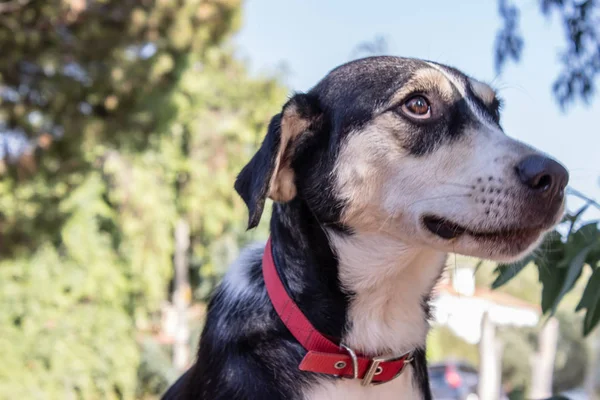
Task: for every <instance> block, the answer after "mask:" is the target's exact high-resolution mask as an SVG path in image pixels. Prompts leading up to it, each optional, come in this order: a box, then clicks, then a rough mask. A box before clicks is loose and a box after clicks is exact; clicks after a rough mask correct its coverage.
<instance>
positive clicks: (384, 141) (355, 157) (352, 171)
mask: <svg viewBox="0 0 600 400" xmlns="http://www.w3.org/2000/svg"><path fill="white" fill-rule="evenodd" d="M391 123H392V122H391V121H388V120H387V118H385V117H384V116H382V117H380V118H378V119H377V120H375V121H374V122H373V123H372V124H371V125H370V126H368V127H367V128H366V129H365V130H363V131H361V132H355V133H353V134H352V133H351V134H350V135H349V136H348V141H347V142H346V143H345V145H344V146H343V148H342V150H341V152H340V156H339V159H338V162H337V164H336V168H335V170H334V173H335V174H336V175H337V182H339V188H340V195H341V197H342V198H343V199H344V200H345V201H346V204H347V207H346V208H345V210H344V215H343V216H342V222H343V223H344V224H348V225H349V226H352V227H355V228H358V229H361V231H362V230H364V231H366V232H376V231H378V230H380V229H382V228H383V227H382V221H385V220H386V219H387V214H386V212H385V211H384V210H383V209H381V204H382V202H383V200H382V198H381V196H382V191H383V190H382V188H383V187H384V184H385V182H387V181H388V180H389V179H390V175H391V174H392V169H391V168H390V165H392V163H393V162H394V160H395V159H396V158H397V157H398V156H399V154H400V153H401V151H400V149H399V145H398V140H397V139H396V138H394V136H393V134H392V132H393V130H392V129H390V126H389V125H390V124H391Z"/></svg>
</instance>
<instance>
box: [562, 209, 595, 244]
mask: <svg viewBox="0 0 600 400" xmlns="http://www.w3.org/2000/svg"><path fill="white" fill-rule="evenodd" d="M589 207H590V203H587V204H586V205H584V206H583V207H581V208H580V209H579V210H577V212H576V213H575V214H573V215H567V216H565V218H564V220H563V221H569V222H571V225H570V227H569V233H567V237H569V236H571V232H573V228H574V227H575V223H576V222H577V220H578V219H579V217H581V215H582V214H583V213H584V212H586V210H587V209H588V208H589Z"/></svg>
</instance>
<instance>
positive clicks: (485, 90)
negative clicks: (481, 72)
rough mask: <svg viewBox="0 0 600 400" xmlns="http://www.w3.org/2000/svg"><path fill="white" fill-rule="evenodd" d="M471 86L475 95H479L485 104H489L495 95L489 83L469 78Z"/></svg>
mask: <svg viewBox="0 0 600 400" xmlns="http://www.w3.org/2000/svg"><path fill="white" fill-rule="evenodd" d="M469 82H470V83H471V88H472V89H473V92H474V93H475V95H476V96H477V97H479V98H480V99H481V100H483V102H484V103H485V104H491V103H492V102H493V101H494V98H495V97H496V92H494V89H492V88H491V87H490V86H489V85H486V84H485V83H483V82H480V81H478V80H476V79H473V78H469Z"/></svg>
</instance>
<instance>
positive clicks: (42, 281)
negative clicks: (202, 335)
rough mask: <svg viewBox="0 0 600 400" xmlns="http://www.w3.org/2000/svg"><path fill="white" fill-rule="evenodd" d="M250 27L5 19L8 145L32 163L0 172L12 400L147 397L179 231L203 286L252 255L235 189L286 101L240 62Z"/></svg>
mask: <svg viewBox="0 0 600 400" xmlns="http://www.w3.org/2000/svg"><path fill="white" fill-rule="evenodd" d="M239 10H240V4H239V0H185V1H184V0H179V1H164V0H125V1H123V0H118V1H112V0H93V1H81V0H62V1H59V0H56V1H52V2H34V1H27V0H14V1H8V2H3V3H0V48H2V52H3V56H2V58H1V59H0V99H1V102H0V136H2V135H7V134H10V135H13V136H14V137H16V138H17V140H18V141H20V142H21V143H22V146H21V148H23V149H24V150H23V151H22V152H17V153H15V152H14V151H11V150H10V149H7V150H8V152H4V158H3V159H0V352H1V353H2V355H3V363H2V365H0V393H2V394H5V393H11V398H12V397H14V398H37V397H43V398H64V397H82V398H109V399H110V398H133V397H134V396H135V393H136V389H137V392H138V394H139V393H141V392H144V390H140V389H139V388H136V375H140V374H138V371H137V370H138V367H139V366H140V365H141V366H142V367H144V366H145V365H147V364H148V362H150V361H149V360H157V359H161V357H160V356H158V355H156V354H157V353H156V352H155V351H154V350H153V349H152V346H150V345H147V336H148V335H149V334H150V333H152V329H154V326H155V321H156V319H157V317H158V313H159V310H160V307H161V304H162V303H163V302H164V301H165V300H166V299H167V298H168V294H169V291H168V282H169V280H170V279H171V277H172V271H173V260H172V257H173V251H174V243H173V240H174V239H173V238H174V227H175V223H176V221H178V220H180V219H184V220H185V221H187V223H188V225H189V226H190V239H191V241H190V243H191V250H190V254H189V258H191V260H192V262H191V264H192V271H193V272H194V273H195V274H196V279H195V282H194V283H196V284H199V283H202V282H204V284H205V286H206V284H207V283H208V284H209V285H210V283H212V282H214V281H216V280H217V278H218V274H219V272H220V271H217V270H216V269H215V268H214V267H213V266H214V265H221V261H222V260H221V258H223V257H224V256H223V255H228V254H229V253H228V252H229V248H230V247H233V246H237V245H238V244H239V243H241V242H243V241H244V240H248V237H247V236H245V233H244V229H243V220H244V218H241V217H240V216H241V215H243V214H244V208H243V206H242V204H241V202H239V201H238V200H237V199H236V198H235V196H234V194H233V191H232V190H231V182H232V181H233V176H234V175H235V173H236V171H237V170H238V169H239V167H240V165H239V164H240V163H241V162H242V161H241V160H242V157H240V154H244V153H247V154H250V152H251V150H252V149H253V148H254V147H255V145H256V143H258V141H259V138H260V136H261V135H262V134H263V128H264V127H265V124H266V122H267V121H268V118H269V117H270V116H271V115H272V114H273V111H274V110H275V107H274V104H279V103H280V101H281V100H283V97H284V96H285V89H283V88H282V87H281V86H280V85H279V84H278V83H277V79H275V78H264V79H262V78H260V79H252V78H250V77H248V75H247V73H246V71H245V68H244V66H243V65H242V64H240V63H239V62H237V61H236V60H235V59H234V58H233V57H232V56H231V53H232V50H231V48H230V47H229V45H228V37H229V36H230V34H231V32H233V31H234V30H235V29H236V27H237V26H238V24H239ZM248 104H252V105H253V107H247V106H248ZM242 105H243V106H242ZM225 230H227V231H228V232H231V233H230V234H228V235H222V233H223V232H224V231H225ZM217 236H219V237H223V239H222V240H221V241H219V240H216V237H217ZM219 257H221V258H219ZM215 260H218V261H217V262H215ZM137 339H139V340H137ZM140 343H144V345H143V346H140ZM142 349H150V350H148V351H151V352H152V354H153V355H148V354H144V355H143V356H142V355H141V354H140V352H141V350H142ZM167 372H168V371H167ZM167 372H165V373H167ZM143 380H144V382H147V381H152V382H154V383H152V385H153V387H155V389H154V390H156V391H157V390H159V389H160V388H159V386H160V385H159V384H157V383H156V380H155V379H154V380H153V379H150V378H148V377H147V376H146V377H143ZM0 398H2V395H0Z"/></svg>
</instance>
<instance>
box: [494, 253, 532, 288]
mask: <svg viewBox="0 0 600 400" xmlns="http://www.w3.org/2000/svg"><path fill="white" fill-rule="evenodd" d="M533 259H534V256H533V255H529V256H527V257H525V258H524V259H522V260H521V261H518V262H516V263H514V264H501V265H498V266H497V267H496V269H495V270H494V272H495V273H498V276H497V277H496V280H494V282H493V283H492V289H498V288H499V287H500V286H503V285H505V284H506V283H508V282H509V281H510V280H511V279H512V278H514V277H515V276H517V275H518V274H519V272H521V271H522V270H523V268H525V267H526V266H527V265H528V264H529V263H530V262H531V261H533Z"/></svg>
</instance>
